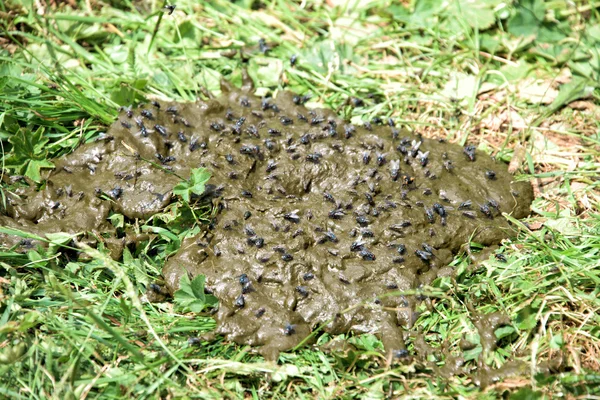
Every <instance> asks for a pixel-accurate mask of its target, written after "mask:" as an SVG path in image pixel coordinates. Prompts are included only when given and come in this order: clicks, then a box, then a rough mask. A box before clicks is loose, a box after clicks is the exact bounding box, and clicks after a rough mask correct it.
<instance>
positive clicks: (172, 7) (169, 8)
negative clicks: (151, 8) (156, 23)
mask: <svg viewBox="0 0 600 400" xmlns="http://www.w3.org/2000/svg"><path fill="white" fill-rule="evenodd" d="M175 7H177V6H176V5H175V4H167V5H166V6H165V7H164V8H165V9H166V10H167V13H168V14H169V15H171V14H173V11H175Z"/></svg>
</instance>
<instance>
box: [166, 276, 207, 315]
mask: <svg viewBox="0 0 600 400" xmlns="http://www.w3.org/2000/svg"><path fill="white" fill-rule="evenodd" d="M205 281H206V277H205V276H204V275H198V276H196V277H195V278H194V279H192V280H191V281H190V277H189V276H188V275H187V274H184V275H183V276H182V277H181V280H180V281H179V290H177V291H176V292H175V294H174V295H173V299H174V300H175V304H177V305H178V306H180V307H181V308H183V309H184V310H185V311H191V312H195V313H198V312H201V311H202V310H204V309H205V308H211V307H214V306H216V305H217V303H218V300H217V298H216V297H215V296H213V295H211V294H206V293H204V283H205Z"/></svg>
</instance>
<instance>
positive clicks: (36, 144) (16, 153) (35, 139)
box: [5, 127, 54, 182]
mask: <svg viewBox="0 0 600 400" xmlns="http://www.w3.org/2000/svg"><path fill="white" fill-rule="evenodd" d="M8 141H9V142H10V143H11V144H12V146H13V148H12V151H11V153H10V155H9V156H8V157H7V158H6V160H5V163H6V164H5V165H6V167H7V168H10V169H14V170H15V171H16V172H17V173H19V174H23V175H25V176H27V177H29V178H30V179H31V180H33V181H34V182H40V180H41V169H42V168H54V164H52V163H51V162H50V161H48V160H47V156H48V152H47V150H46V144H47V143H48V138H47V137H44V129H43V128H41V127H40V128H39V129H37V130H36V131H34V132H32V131H29V130H26V129H20V130H19V131H18V132H17V133H15V135H13V136H12V137H11V138H10V139H8Z"/></svg>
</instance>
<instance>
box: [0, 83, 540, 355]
mask: <svg viewBox="0 0 600 400" xmlns="http://www.w3.org/2000/svg"><path fill="white" fill-rule="evenodd" d="M222 92H223V94H222V95H221V96H220V97H218V98H215V99H210V100H206V101H198V102H196V103H190V104H176V103H161V104H160V108H158V107H152V106H150V105H149V106H146V107H141V108H139V109H135V110H123V111H122V112H121V114H120V115H119V117H118V120H117V121H116V122H115V123H114V124H113V126H112V127H111V128H110V129H109V131H108V132H107V134H106V135H105V136H104V137H102V138H100V139H99V140H98V141H96V142H94V143H91V144H87V145H85V146H81V147H80V148H78V149H77V150H75V151H74V152H73V153H72V154H70V155H68V156H66V157H64V158H61V159H58V160H55V161H54V163H55V165H56V169H55V170H54V171H52V172H51V173H50V174H49V176H48V179H47V183H46V186H45V188H44V189H43V190H40V191H35V190H33V189H27V190H26V189H23V190H20V191H19V192H18V193H17V195H18V196H17V195H13V196H11V197H9V205H8V207H7V209H6V210H4V214H5V215H3V216H0V224H2V225H4V226H9V227H13V228H17V229H21V230H25V231H30V232H33V233H37V234H39V235H43V234H45V233H50V232H72V233H75V232H82V231H91V232H96V233H104V234H105V235H106V233H107V232H108V233H111V232H113V230H112V228H111V226H110V225H109V224H108V223H107V217H108V216H109V213H110V212H111V211H114V212H118V213H121V214H123V215H124V216H125V217H127V218H129V219H135V218H140V219H147V218H149V217H151V216H152V215H154V214H155V213H157V212H159V211H161V210H162V209H163V208H164V207H165V206H166V205H168V204H169V203H170V202H171V201H172V189H173V187H174V186H175V185H176V184H177V183H178V182H180V180H181V179H180V177H189V175H190V170H191V169H192V168H198V167H205V168H207V169H208V170H209V171H210V172H211V174H212V178H211V181H210V183H211V184H213V185H215V186H216V188H212V190H211V193H210V195H211V196H213V198H212V202H213V204H215V205H216V206H217V209H218V210H219V212H218V214H217V215H216V217H215V220H214V221H213V223H212V224H211V226H210V233H209V234H207V233H206V232H203V233H201V234H200V235H199V236H197V237H189V238H187V239H185V240H184V241H183V244H182V246H181V249H180V250H179V252H178V253H177V254H175V255H174V256H172V257H171V258H170V259H169V260H168V262H167V263H166V265H165V266H164V268H163V275H164V278H165V282H166V287H167V289H168V291H169V292H171V293H172V292H174V291H176V290H177V289H178V286H179V281H180V278H181V277H182V275H183V274H190V275H191V276H195V275H199V274H202V275H205V276H206V285H207V288H208V289H209V290H210V291H211V292H212V293H213V294H214V295H215V296H216V297H217V298H218V299H219V308H218V311H217V313H216V314H215V318H216V321H217V330H216V332H217V333H219V334H222V335H224V336H225V337H226V338H227V339H230V340H233V341H235V342H237V343H243V344H250V345H254V346H260V349H259V351H260V352H261V353H262V354H263V355H264V356H265V357H266V358H268V359H275V358H276V357H277V355H278V353H279V351H282V350H287V349H291V348H293V347H294V346H296V345H298V344H299V343H301V342H303V341H304V340H305V339H306V338H307V336H309V335H310V333H311V332H312V331H313V329H315V328H316V327H320V328H321V329H322V330H324V331H326V332H329V333H331V334H337V333H345V332H356V333H366V332H368V333H373V334H376V335H378V336H379V337H380V338H381V339H382V341H383V343H384V346H385V347H386V349H387V351H389V352H391V354H396V353H398V352H405V350H406V349H405V345H404V342H403V332H402V327H403V326H410V324H412V322H413V320H414V312H413V311H412V310H413V308H414V305H415V302H416V301H417V299H415V298H414V297H411V296H401V295H400V294H394V293H398V292H404V291H410V290H414V289H416V288H418V287H419V286H420V285H423V284H430V283H431V282H432V281H433V280H434V279H435V278H436V277H437V276H438V273H440V270H441V271H442V272H443V273H444V274H445V275H447V271H446V270H445V269H444V267H446V266H447V264H448V262H449V261H450V260H451V259H452V256H453V254H455V253H456V252H457V251H458V250H459V249H460V247H461V246H462V245H463V244H465V243H467V242H468V241H469V240H470V239H471V238H472V239H473V240H474V241H476V242H478V243H481V244H483V245H494V244H498V243H499V242H500V241H501V240H502V239H503V238H506V237H507V236H509V235H510V234H511V232H513V231H512V230H511V227H510V226H509V224H508V223H507V220H506V219H505V218H504V217H502V216H501V213H503V212H505V213H509V214H511V215H512V216H513V217H515V218H522V217H525V216H527V215H528V213H529V206H530V203H531V201H532V197H533V193H532V189H531V186H530V184H529V183H527V182H513V179H512V176H511V175H510V174H509V173H508V172H507V167H506V165H504V164H502V163H500V162H497V161H495V160H493V159H492V158H491V157H489V156H488V155H486V154H484V153H480V152H478V151H477V150H476V149H475V147H474V146H470V145H469V146H466V147H465V148H463V147H460V146H458V145H454V144H448V143H446V142H444V141H441V140H431V139H425V138H422V137H420V136H418V135H413V134H409V133H408V132H404V131H398V130H397V129H396V128H395V127H394V126H392V125H393V124H390V125H372V126H366V127H365V126H358V125H357V126H353V125H351V124H349V123H348V122H346V121H343V120H341V119H340V118H338V116H337V115H335V114H334V113H333V112H332V111H329V110H309V109H307V108H305V107H304V106H303V105H301V104H300V103H299V102H297V101H296V102H295V101H294V95H293V94H291V93H287V92H281V93H279V94H278V95H277V97H276V98H272V99H271V98H268V99H266V98H263V99H261V98H258V97H255V96H254V95H253V90H252V86H251V85H250V84H249V81H248V80H246V81H245V82H244V84H243V87H242V89H241V90H240V89H236V88H233V87H232V86H231V85H230V84H228V83H226V82H224V83H223V84H222ZM489 171H493V179H492V177H491V175H492V174H490V172H489ZM0 241H2V243H3V244H4V245H5V246H16V247H19V246H20V247H22V248H23V246H25V245H27V246H31V245H32V244H31V243H29V242H27V243H25V244H23V243H21V242H20V239H18V238H15V237H12V236H7V235H4V236H2V237H0ZM199 243H202V245H199ZM399 249H402V251H400V250H399ZM117 254H118V252H117ZM240 277H244V280H246V279H247V280H248V285H251V286H248V287H251V290H249V289H248V290H245V289H244V287H245V286H244V285H241V284H240ZM388 293H391V295H386V294H388Z"/></svg>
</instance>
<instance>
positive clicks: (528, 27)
mask: <svg viewBox="0 0 600 400" xmlns="http://www.w3.org/2000/svg"><path fill="white" fill-rule="evenodd" d="M545 13H546V6H545V5H544V2H543V0H522V1H520V2H519V3H518V6H517V8H516V10H515V14H514V15H513V16H512V17H511V18H510V19H509V20H508V23H507V29H508V32H509V33H511V34H512V35H515V36H529V35H536V36H537V34H538V32H539V30H540V26H541V25H542V22H543V21H544V16H545Z"/></svg>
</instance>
